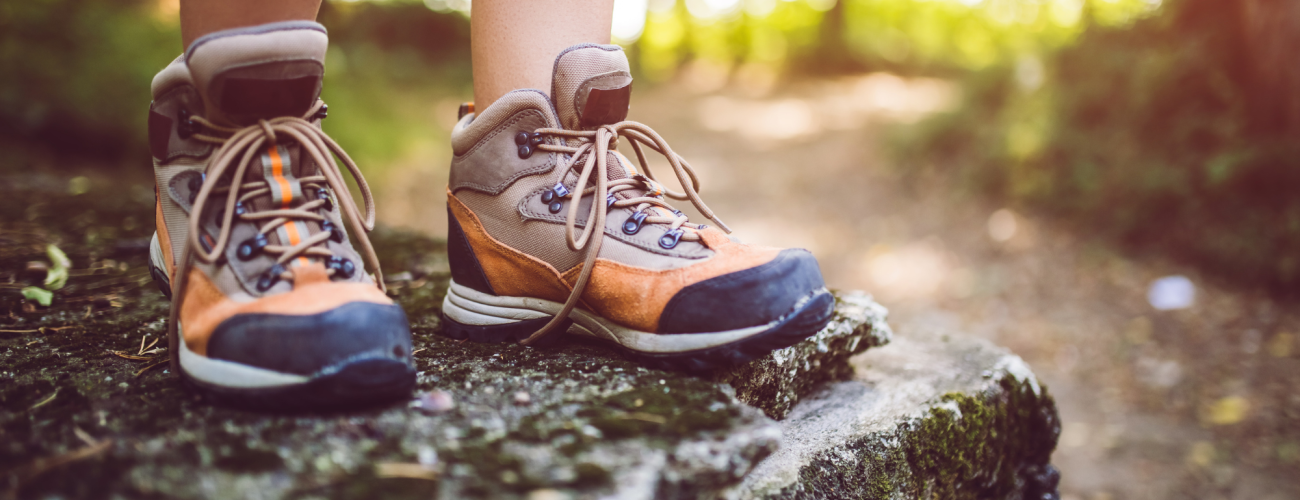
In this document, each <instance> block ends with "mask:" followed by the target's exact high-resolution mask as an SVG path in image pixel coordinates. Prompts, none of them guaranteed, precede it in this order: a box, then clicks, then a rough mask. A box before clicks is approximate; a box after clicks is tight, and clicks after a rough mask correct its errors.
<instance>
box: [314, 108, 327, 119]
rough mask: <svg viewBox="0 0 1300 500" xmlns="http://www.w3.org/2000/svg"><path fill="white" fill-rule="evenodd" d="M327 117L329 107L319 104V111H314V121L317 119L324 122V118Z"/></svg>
mask: <svg viewBox="0 0 1300 500" xmlns="http://www.w3.org/2000/svg"><path fill="white" fill-rule="evenodd" d="M329 115H330V105H329V104H321V105H320V109H318V110H316V114H315V115H314V116H313V118H315V119H317V120H324V119H325V117H327V116H329Z"/></svg>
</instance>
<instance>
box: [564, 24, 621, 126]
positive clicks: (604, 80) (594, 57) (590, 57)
mask: <svg viewBox="0 0 1300 500" xmlns="http://www.w3.org/2000/svg"><path fill="white" fill-rule="evenodd" d="M631 96H632V73H631V72H630V71H629V70H628V63H627V55H626V54H624V53H623V48H622V47H619V46H617V45H594V44H583V45H574V46H573V47H569V48H568V49H565V50H564V52H561V53H560V56H559V57H557V58H556V59H555V70H554V73H553V75H552V78H551V99H552V101H553V102H554V104H555V110H556V112H558V113H559V115H560V125H561V126H563V127H564V128H566V129H569V130H591V129H594V128H597V127H600V126H601V125H608V124H611V123H618V122H621V121H623V120H624V119H625V118H627V109H628V105H629V102H630V99H631Z"/></svg>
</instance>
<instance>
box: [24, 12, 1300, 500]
mask: <svg viewBox="0 0 1300 500" xmlns="http://www.w3.org/2000/svg"><path fill="white" fill-rule="evenodd" d="M178 9H179V7H178V3H177V2H176V1H175V0H23V1H17V2H3V3H0V180H3V181H4V184H7V185H8V186H7V187H5V188H0V192H5V191H11V192H14V191H17V190H20V189H21V190H31V189H45V190H52V191H58V192H59V193H60V194H61V195H64V196H93V195H95V193H100V194H103V195H106V196H117V197H121V198H122V199H124V200H128V199H129V200H134V201H133V202H135V203H137V205H138V206H139V207H138V212H139V214H138V216H130V217H126V218H125V219H123V220H120V221H119V220H114V221H99V222H98V223H92V221H94V220H95V218H94V214H93V213H92V214H90V215H89V216H87V215H86V214H84V213H70V212H69V213H66V214H63V213H62V212H60V211H61V210H63V209H61V208H60V207H59V206H57V204H53V205H50V204H45V205H42V204H33V205H31V206H28V207H27V209H26V210H25V211H24V212H22V213H6V214H5V215H4V217H5V218H23V217H25V218H27V220H35V218H36V217H38V215H34V214H38V213H43V214H54V215H60V216H61V215H66V217H65V218H64V219H66V220H67V223H68V224H73V225H79V226H78V227H79V228H80V229H83V231H82V233H83V234H85V237H86V238H87V239H88V241H89V240H94V239H96V238H114V237H137V238H138V237H143V236H147V235H148V234H149V233H150V232H151V231H152V225H151V224H150V223H149V221H150V220H151V219H152V203H153V201H152V176H151V169H150V160H149V153H148V146H147V142H146V135H145V133H144V131H145V118H146V110H147V106H148V103H149V99H150V97H149V82H150V80H151V79H152V77H153V75H154V74H155V73H156V72H157V71H158V70H160V69H161V68H162V67H164V66H165V65H166V64H167V63H168V62H169V61H170V60H171V59H173V58H174V57H176V56H177V55H178V54H180V52H181V46H180V35H179V28H178V20H177V15H178ZM615 10H616V16H615V17H616V18H615V21H614V30H613V35H614V39H615V41H616V43H619V44H621V45H623V46H624V47H626V48H627V51H628V54H629V57H630V59H631V62H632V67H633V71H634V73H635V76H636V79H637V82H638V83H637V86H636V89H637V91H636V95H635V96H634V100H633V105H632V112H631V114H630V118H631V119H634V120H638V121H642V122H645V123H647V124H649V125H651V126H652V127H655V128H656V129H657V130H658V131H659V132H660V133H661V134H662V135H663V136H664V137H665V138H666V139H667V140H668V141H669V142H670V143H671V144H672V145H673V147H674V149H676V150H677V151H679V152H680V153H682V154H683V156H685V157H687V158H688V159H689V160H690V161H691V163H692V164H693V165H695V166H696V167H697V169H698V170H699V171H700V176H701V178H702V181H703V187H704V189H703V190H702V195H703V196H704V198H705V200H706V201H708V202H709V203H710V205H711V206H712V207H713V208H714V210H715V211H717V212H718V214H719V215H720V216H721V217H723V218H724V219H725V220H727V222H728V223H729V224H731V225H732V227H734V228H736V229H737V234H738V235H739V236H740V237H741V238H742V239H744V240H746V241H750V242H758V243H767V244H773V245H781V246H802V247H806V248H809V249H811V250H813V251H814V252H815V253H816V254H817V255H818V257H819V259H820V260H821V262H822V265H823V270H824V271H825V273H826V276H827V280H828V282H829V283H830V284H831V285H832V286H833V287H839V288H856V289H865V290H867V291H869V292H871V293H873V294H875V295H876V296H877V298H878V299H879V300H880V301H881V302H882V303H884V304H885V305H886V306H888V307H890V309H891V311H892V316H891V323H893V324H894V327H895V329H896V330H897V331H898V332H899V333H900V334H901V335H906V334H908V332H909V331H920V330H932V331H941V332H944V333H948V332H951V333H953V334H966V335H972V334H973V335H979V336H982V337H985V338H988V339H991V340H993V341H995V342H997V343H999V344H1001V345H1004V346H1007V347H1008V348H1010V349H1012V350H1013V351H1015V352H1016V353H1018V354H1020V355H1021V356H1023V357H1024V358H1025V359H1026V360H1028V361H1029V362H1030V364H1031V365H1033V367H1034V368H1035V371H1036V372H1037V373H1038V374H1039V376H1040V377H1041V378H1042V379H1043V380H1044V381H1045V382H1046V383H1047V385H1048V386H1049V388H1050V390H1051V391H1052V392H1053V393H1054V394H1055V395H1056V397H1057V398H1058V404H1059V406H1060V409H1061V413H1062V418H1063V421H1064V432H1063V434H1062V439H1061V443H1060V446H1059V448H1058V451H1057V453H1056V455H1055V456H1054V461H1055V462H1056V463H1057V464H1058V466H1060V467H1061V468H1062V470H1063V473H1064V479H1063V485H1062V492H1063V494H1064V498H1067V499H1072V500H1104V499H1112V500H1113V499H1148V498H1207V499H1209V498H1250V499H1273V498H1277V499H1286V498H1300V484H1297V481H1295V480H1294V476H1295V474H1296V473H1297V472H1300V362H1298V361H1297V356H1300V353H1298V351H1300V346H1297V345H1296V344H1295V342H1296V332H1300V313H1298V312H1297V308H1296V307H1295V306H1296V305H1297V292H1300V196H1297V195H1296V194H1295V193H1296V191H1297V189H1300V57H1298V56H1296V52H1297V50H1298V49H1300V2H1295V1H1294V0H1236V1H1229V0H1163V1H1162V0H618V1H617V3H616V9H615ZM469 11H470V0H426V1H423V2H420V1H398V0H392V1H370V2H368V1H337V0H327V1H326V3H325V4H324V6H323V7H322V11H321V15H320V19H319V20H320V21H321V22H322V23H323V24H325V25H326V27H327V28H328V29H329V31H330V36H331V41H332V46H331V48H330V51H329V53H328V60H327V78H326V84H325V90H324V95H323V98H324V99H325V100H326V102H328V103H329V104H330V117H329V119H328V120H327V121H326V122H325V129H326V131H327V132H328V133H329V134H330V135H331V136H332V137H334V138H335V139H336V140H337V141H338V142H340V143H341V144H342V145H343V146H344V147H345V149H346V150H347V151H348V152H349V153H350V154H351V155H352V157H353V158H355V159H356V160H357V161H358V162H359V163H360V164H361V165H362V167H363V169H364V170H365V172H366V176H367V179H368V180H369V182H370V183H371V185H372V186H373V187H374V190H375V192H376V194H377V196H378V198H379V214H380V216H379V219H380V222H381V223H382V224H384V225H386V226H387V227H390V228H398V229H407V230H414V231H420V232H424V233H427V234H432V235H435V236H441V235H443V234H445V230H446V221H445V215H444V214H445V212H444V211H443V208H442V201H443V198H444V196H445V195H444V194H443V187H444V186H445V183H446V172H447V166H448V163H449V158H450V154H451V153H450V148H449V145H448V142H449V141H448V134H449V131H450V128H451V126H452V125H453V124H454V123H455V120H456V110H457V108H458V106H459V104H460V103H461V102H463V101H468V100H470V99H471V98H472V92H471V86H470V83H471V82H470V61H469V22H470V20H469ZM69 210H71V209H69ZM79 210H80V209H79ZM0 224H4V223H3V222H0ZM3 227H4V226H3V225H0V229H3ZM74 264H76V265H77V266H85V264H84V263H74ZM7 292H8V291H7V290H6V293H7ZM11 314H12V312H11Z"/></svg>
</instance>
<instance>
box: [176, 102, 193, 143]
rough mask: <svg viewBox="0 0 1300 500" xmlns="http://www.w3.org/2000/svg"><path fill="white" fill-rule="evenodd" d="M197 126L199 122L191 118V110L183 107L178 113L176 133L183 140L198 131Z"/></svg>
mask: <svg viewBox="0 0 1300 500" xmlns="http://www.w3.org/2000/svg"><path fill="white" fill-rule="evenodd" d="M196 128H198V124H197V123H195V122H194V120H193V119H192V118H190V110H188V109H185V108H181V110H180V112H178V113H176V135H177V136H179V137H180V138H181V139H182V140H183V139H189V138H190V137H192V136H193V135H194V132H196V130H195V129H196Z"/></svg>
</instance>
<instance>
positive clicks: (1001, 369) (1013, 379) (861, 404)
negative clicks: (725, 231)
mask: <svg viewBox="0 0 1300 500" xmlns="http://www.w3.org/2000/svg"><path fill="white" fill-rule="evenodd" d="M853 365H854V367H855V368H856V373H855V374H854V376H853V379H852V380H848V381H842V382H837V383H832V384H829V385H826V386H824V387H823V388H821V389H820V390H819V391H818V392H817V393H816V394H814V395H812V396H809V397H808V398H805V400H804V401H802V402H800V403H799V404H798V405H797V406H795V408H794V410H793V411H792V412H791V413H790V415H789V417H787V418H786V420H785V421H783V422H781V429H782V433H783V435H784V439H783V440H782V442H781V449H780V450H778V451H777V452H776V453H774V454H773V455H772V456H771V457H768V458H767V459H766V460H765V461H764V462H763V463H761V464H759V466H758V467H757V468H755V469H754V470H753V471H752V472H751V473H750V474H749V475H748V476H746V478H745V480H744V482H743V483H742V484H741V485H739V486H737V487H735V488H734V489H733V490H731V492H730V496H731V497H732V498H740V499H758V498H864V499H880V500H883V499H911V498H926V499H931V498H934V499H972V500H974V499H979V500H1022V499H1023V500H1028V499H1031V498H1032V499H1034V500H1040V499H1050V498H1058V497H1057V496H1055V495H1056V482H1057V481H1058V480H1059V473H1058V472H1056V470H1055V469H1054V468H1052V467H1051V466H1050V464H1049V460H1050V458H1051V453H1052V450H1054V449H1055V448H1056V441H1057V438H1058V436H1059V434H1060V430H1061V427H1060V420H1059V417H1058V416H1057V412H1056V405H1055V402H1054V401H1053V400H1052V397H1051V395H1049V394H1048V392H1047V389H1046V388H1045V387H1043V386H1042V385H1040V384H1039V383H1038V381H1037V379H1036V378H1035V377H1034V374H1033V373H1032V372H1031V371H1030V370H1029V367H1028V366H1027V365H1026V364H1025V363H1024V361H1023V360H1021V359H1020V358H1019V357H1017V356H1015V355H1014V354H1011V353H1010V352H1008V351H1006V350H1005V349H1002V348H999V347H996V346H994V345H992V344H990V343H988V342H987V341H983V340H978V339H972V338H964V337H949V336H946V335H945V336H933V337H931V336H925V335H914V336H907V335H899V336H897V337H895V338H894V342H893V343H891V344H890V345H888V346H885V347H882V348H880V349H872V350H870V351H868V352H867V353H865V354H862V355H860V356H858V357H856V358H854V359H853Z"/></svg>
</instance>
